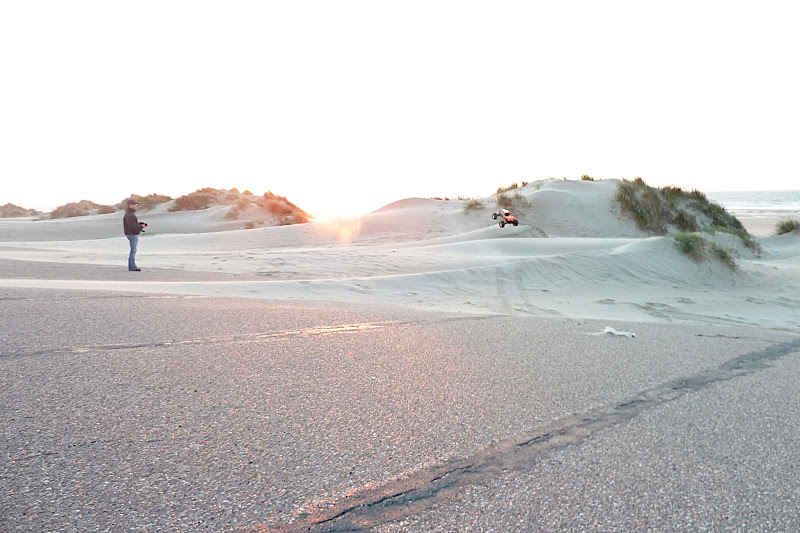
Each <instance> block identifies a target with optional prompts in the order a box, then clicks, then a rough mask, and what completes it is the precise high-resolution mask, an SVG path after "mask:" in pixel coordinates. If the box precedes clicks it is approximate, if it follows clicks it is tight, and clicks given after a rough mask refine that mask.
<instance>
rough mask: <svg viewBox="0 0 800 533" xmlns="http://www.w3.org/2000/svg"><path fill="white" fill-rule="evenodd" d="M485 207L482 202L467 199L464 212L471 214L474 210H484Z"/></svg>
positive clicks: (475, 199)
mask: <svg viewBox="0 0 800 533" xmlns="http://www.w3.org/2000/svg"><path fill="white" fill-rule="evenodd" d="M484 207H485V206H484V205H483V202H481V201H480V200H479V199H477V198H469V199H466V201H465V202H464V212H465V213H469V212H470V211H472V210H474V209H483V208H484Z"/></svg>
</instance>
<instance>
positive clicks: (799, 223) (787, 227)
mask: <svg viewBox="0 0 800 533" xmlns="http://www.w3.org/2000/svg"><path fill="white" fill-rule="evenodd" d="M791 232H795V233H800V220H797V219H796V218H784V219H782V220H780V221H779V222H778V223H777V224H776V225H775V235H785V234H787V233H791Z"/></svg>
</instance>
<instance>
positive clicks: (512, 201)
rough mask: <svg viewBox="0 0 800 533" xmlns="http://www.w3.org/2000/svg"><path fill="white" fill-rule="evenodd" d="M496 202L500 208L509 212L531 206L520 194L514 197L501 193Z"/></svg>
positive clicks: (515, 194)
mask: <svg viewBox="0 0 800 533" xmlns="http://www.w3.org/2000/svg"><path fill="white" fill-rule="evenodd" d="M496 201H497V205H498V206H499V207H502V208H503V209H508V210H509V211H513V210H515V209H520V208H523V207H528V206H529V205H530V204H529V202H528V200H526V199H525V197H524V196H522V195H521V194H520V193H514V195H513V196H509V195H507V194H504V193H501V194H498V195H497V198H496Z"/></svg>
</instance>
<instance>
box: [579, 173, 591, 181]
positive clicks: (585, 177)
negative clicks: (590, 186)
mask: <svg viewBox="0 0 800 533" xmlns="http://www.w3.org/2000/svg"><path fill="white" fill-rule="evenodd" d="M581 180H582V181H594V178H593V177H591V176H590V175H589V174H584V175H583V176H581Z"/></svg>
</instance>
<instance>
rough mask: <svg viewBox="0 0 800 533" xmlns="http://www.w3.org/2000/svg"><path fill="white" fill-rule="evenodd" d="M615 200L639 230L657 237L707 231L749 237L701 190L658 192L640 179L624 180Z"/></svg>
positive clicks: (730, 216)
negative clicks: (701, 230) (717, 230)
mask: <svg viewBox="0 0 800 533" xmlns="http://www.w3.org/2000/svg"><path fill="white" fill-rule="evenodd" d="M615 198H616V200H617V202H618V203H619V205H620V207H621V209H622V211H623V212H624V213H627V214H628V215H629V216H630V217H631V218H633V220H634V221H635V222H636V225H637V227H638V228H639V229H641V230H642V231H646V232H648V233H650V234H653V235H666V234H667V233H668V232H669V231H670V230H671V229H672V230H674V229H677V230H678V231H680V232H694V231H698V230H700V229H702V228H707V227H714V228H723V229H725V230H729V231H731V232H743V233H744V234H747V231H746V230H745V229H744V226H742V223H741V222H739V219H737V218H736V217H735V216H733V215H731V214H730V213H728V212H727V211H726V210H725V208H724V207H722V206H721V205H719V204H716V203H714V202H712V201H711V200H709V199H708V197H707V196H706V195H705V194H703V193H702V192H700V191H698V190H694V191H690V192H687V191H684V190H683V189H681V188H680V187H671V186H670V187H664V188H662V189H657V188H655V187H650V186H649V185H647V184H646V183H645V182H644V180H643V179H642V178H639V177H637V178H636V179H634V180H622V182H620V184H619V186H618V187H617V192H616V194H615Z"/></svg>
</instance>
